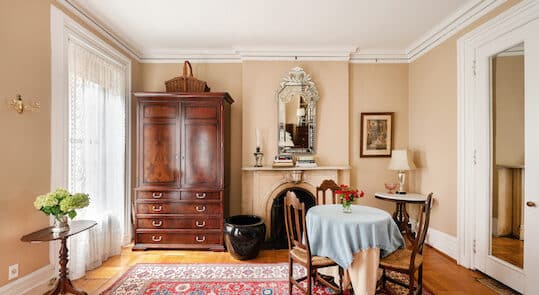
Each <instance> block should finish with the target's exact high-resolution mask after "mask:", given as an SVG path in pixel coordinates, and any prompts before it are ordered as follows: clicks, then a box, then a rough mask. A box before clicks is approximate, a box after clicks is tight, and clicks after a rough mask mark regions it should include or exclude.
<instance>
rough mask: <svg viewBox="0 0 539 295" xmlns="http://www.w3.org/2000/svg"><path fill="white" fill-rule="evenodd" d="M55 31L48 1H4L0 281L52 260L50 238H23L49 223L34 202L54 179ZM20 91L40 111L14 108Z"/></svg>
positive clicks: (0, 30)
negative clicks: (15, 270) (13, 270)
mask: <svg viewBox="0 0 539 295" xmlns="http://www.w3.org/2000/svg"><path fill="white" fill-rule="evenodd" d="M29 11H31V16H28V14H27V13H28V12H29ZM14 24H17V29H16V30H15V29H14ZM49 36H50V34H49V2H48V1H0V44H2V45H1V49H0V52H1V54H0V65H1V66H0V100H1V101H0V126H1V127H0V138H1V139H2V140H1V141H2V143H1V144H0V182H1V183H0V208H2V214H0V228H1V233H2V234H0V249H2V250H1V252H0V286H1V285H4V284H5V283H6V282H7V276H8V275H7V270H8V265H11V264H15V263H19V274H20V275H25V274H28V273H30V272H32V271H34V270H36V269H38V268H40V267H43V266H45V265H47V264H48V262H49V252H48V249H49V247H48V245H47V244H46V243H45V244H29V243H22V242H20V238H21V237H22V236H23V235H24V234H27V233H30V232H32V231H34V230H36V229H39V228H41V227H44V226H46V225H48V222H49V220H48V218H47V217H46V216H45V214H43V213H41V212H38V211H36V210H35V209H34V207H33V204H32V203H33V200H34V198H35V196H37V195H38V194H42V193H44V192H47V191H48V190H49V183H50V138H49V135H50V127H49V126H50V115H49V113H50V93H51V87H50V70H51V68H50V53H51V51H50V40H49V39H50V38H49ZM17 93H20V94H21V95H22V96H23V99H27V100H32V99H35V98H37V99H38V100H39V101H40V103H41V110H40V112H37V113H31V112H28V113H24V114H22V115H21V114H18V113H16V112H15V111H13V110H12V109H11V108H10V107H9V106H8V105H7V103H6V100H7V99H8V98H14V97H15V95H16V94H17Z"/></svg>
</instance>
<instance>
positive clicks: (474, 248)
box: [473, 240, 477, 254]
mask: <svg viewBox="0 0 539 295" xmlns="http://www.w3.org/2000/svg"><path fill="white" fill-rule="evenodd" d="M475 246H476V245H475V240H473V253H474V254H475V253H477V251H476V247H475Z"/></svg>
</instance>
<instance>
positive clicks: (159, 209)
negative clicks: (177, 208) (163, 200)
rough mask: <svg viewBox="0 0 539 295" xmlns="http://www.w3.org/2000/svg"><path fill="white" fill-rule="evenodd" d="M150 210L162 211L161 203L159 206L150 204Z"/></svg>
mask: <svg viewBox="0 0 539 295" xmlns="http://www.w3.org/2000/svg"><path fill="white" fill-rule="evenodd" d="M152 210H153V211H154V212H161V211H163V206H161V205H159V207H158V206H152Z"/></svg>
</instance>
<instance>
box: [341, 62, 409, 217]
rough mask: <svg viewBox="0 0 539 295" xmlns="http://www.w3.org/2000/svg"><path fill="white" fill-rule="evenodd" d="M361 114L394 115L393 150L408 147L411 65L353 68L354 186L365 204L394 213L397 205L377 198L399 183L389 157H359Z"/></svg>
mask: <svg viewBox="0 0 539 295" xmlns="http://www.w3.org/2000/svg"><path fill="white" fill-rule="evenodd" d="M362 112H394V114H393V147H394V148H395V149H402V148H407V147H408V64H351V65H350V113H349V116H350V164H351V166H352V171H351V176H350V179H351V185H352V186H354V187H358V188H360V189H362V190H363V191H364V192H365V197H364V200H361V201H360V202H361V203H364V204H366V205H369V206H375V207H379V208H383V209H386V210H388V211H390V212H392V211H393V210H394V205H393V204H391V203H388V202H384V201H380V200H377V199H375V198H374V193H375V192H379V191H385V187H384V183H385V182H397V174H396V173H395V171H390V170H387V165H388V164H389V159H390V158H360V157H359V148H360V133H361V131H360V129H361V127H360V126H361V119H360V116H361V113H362Z"/></svg>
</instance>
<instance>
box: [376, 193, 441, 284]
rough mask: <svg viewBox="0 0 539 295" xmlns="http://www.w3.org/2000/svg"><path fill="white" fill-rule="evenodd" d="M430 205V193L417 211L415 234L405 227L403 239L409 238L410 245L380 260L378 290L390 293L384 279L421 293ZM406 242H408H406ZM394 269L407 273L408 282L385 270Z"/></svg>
mask: <svg viewBox="0 0 539 295" xmlns="http://www.w3.org/2000/svg"><path fill="white" fill-rule="evenodd" d="M431 205H432V193H430V194H429V195H428V196H427V201H426V202H425V203H424V204H423V205H421V207H420V209H419V210H420V211H419V222H418V228H417V234H415V235H414V234H412V233H411V232H410V229H409V228H408V227H406V234H405V235H404V238H405V240H406V239H408V240H409V242H410V243H409V244H410V245H411V246H410V247H406V248H405V249H398V250H397V251H395V252H393V253H391V254H390V255H389V256H387V257H385V258H382V259H381V260H380V268H381V269H382V270H383V272H382V277H381V278H380V280H379V282H378V283H379V286H380V287H381V290H380V291H383V293H390V292H389V290H388V289H387V288H386V281H389V282H392V283H394V284H397V285H400V286H403V287H405V288H408V290H409V291H408V294H410V295H411V294H421V293H422V290H423V255H422V253H423V245H424V243H425V237H426V236H427V230H428V229H429V220H430V210H431ZM407 244H408V243H407ZM388 270H389V271H394V272H398V273H402V274H405V275H408V284H406V283H404V282H401V281H398V280H396V279H394V278H391V277H389V276H387V273H386V271H388ZM416 270H417V271H418V274H417V282H418V284H417V287H415V286H414V285H415V280H414V274H415V272H416Z"/></svg>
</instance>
